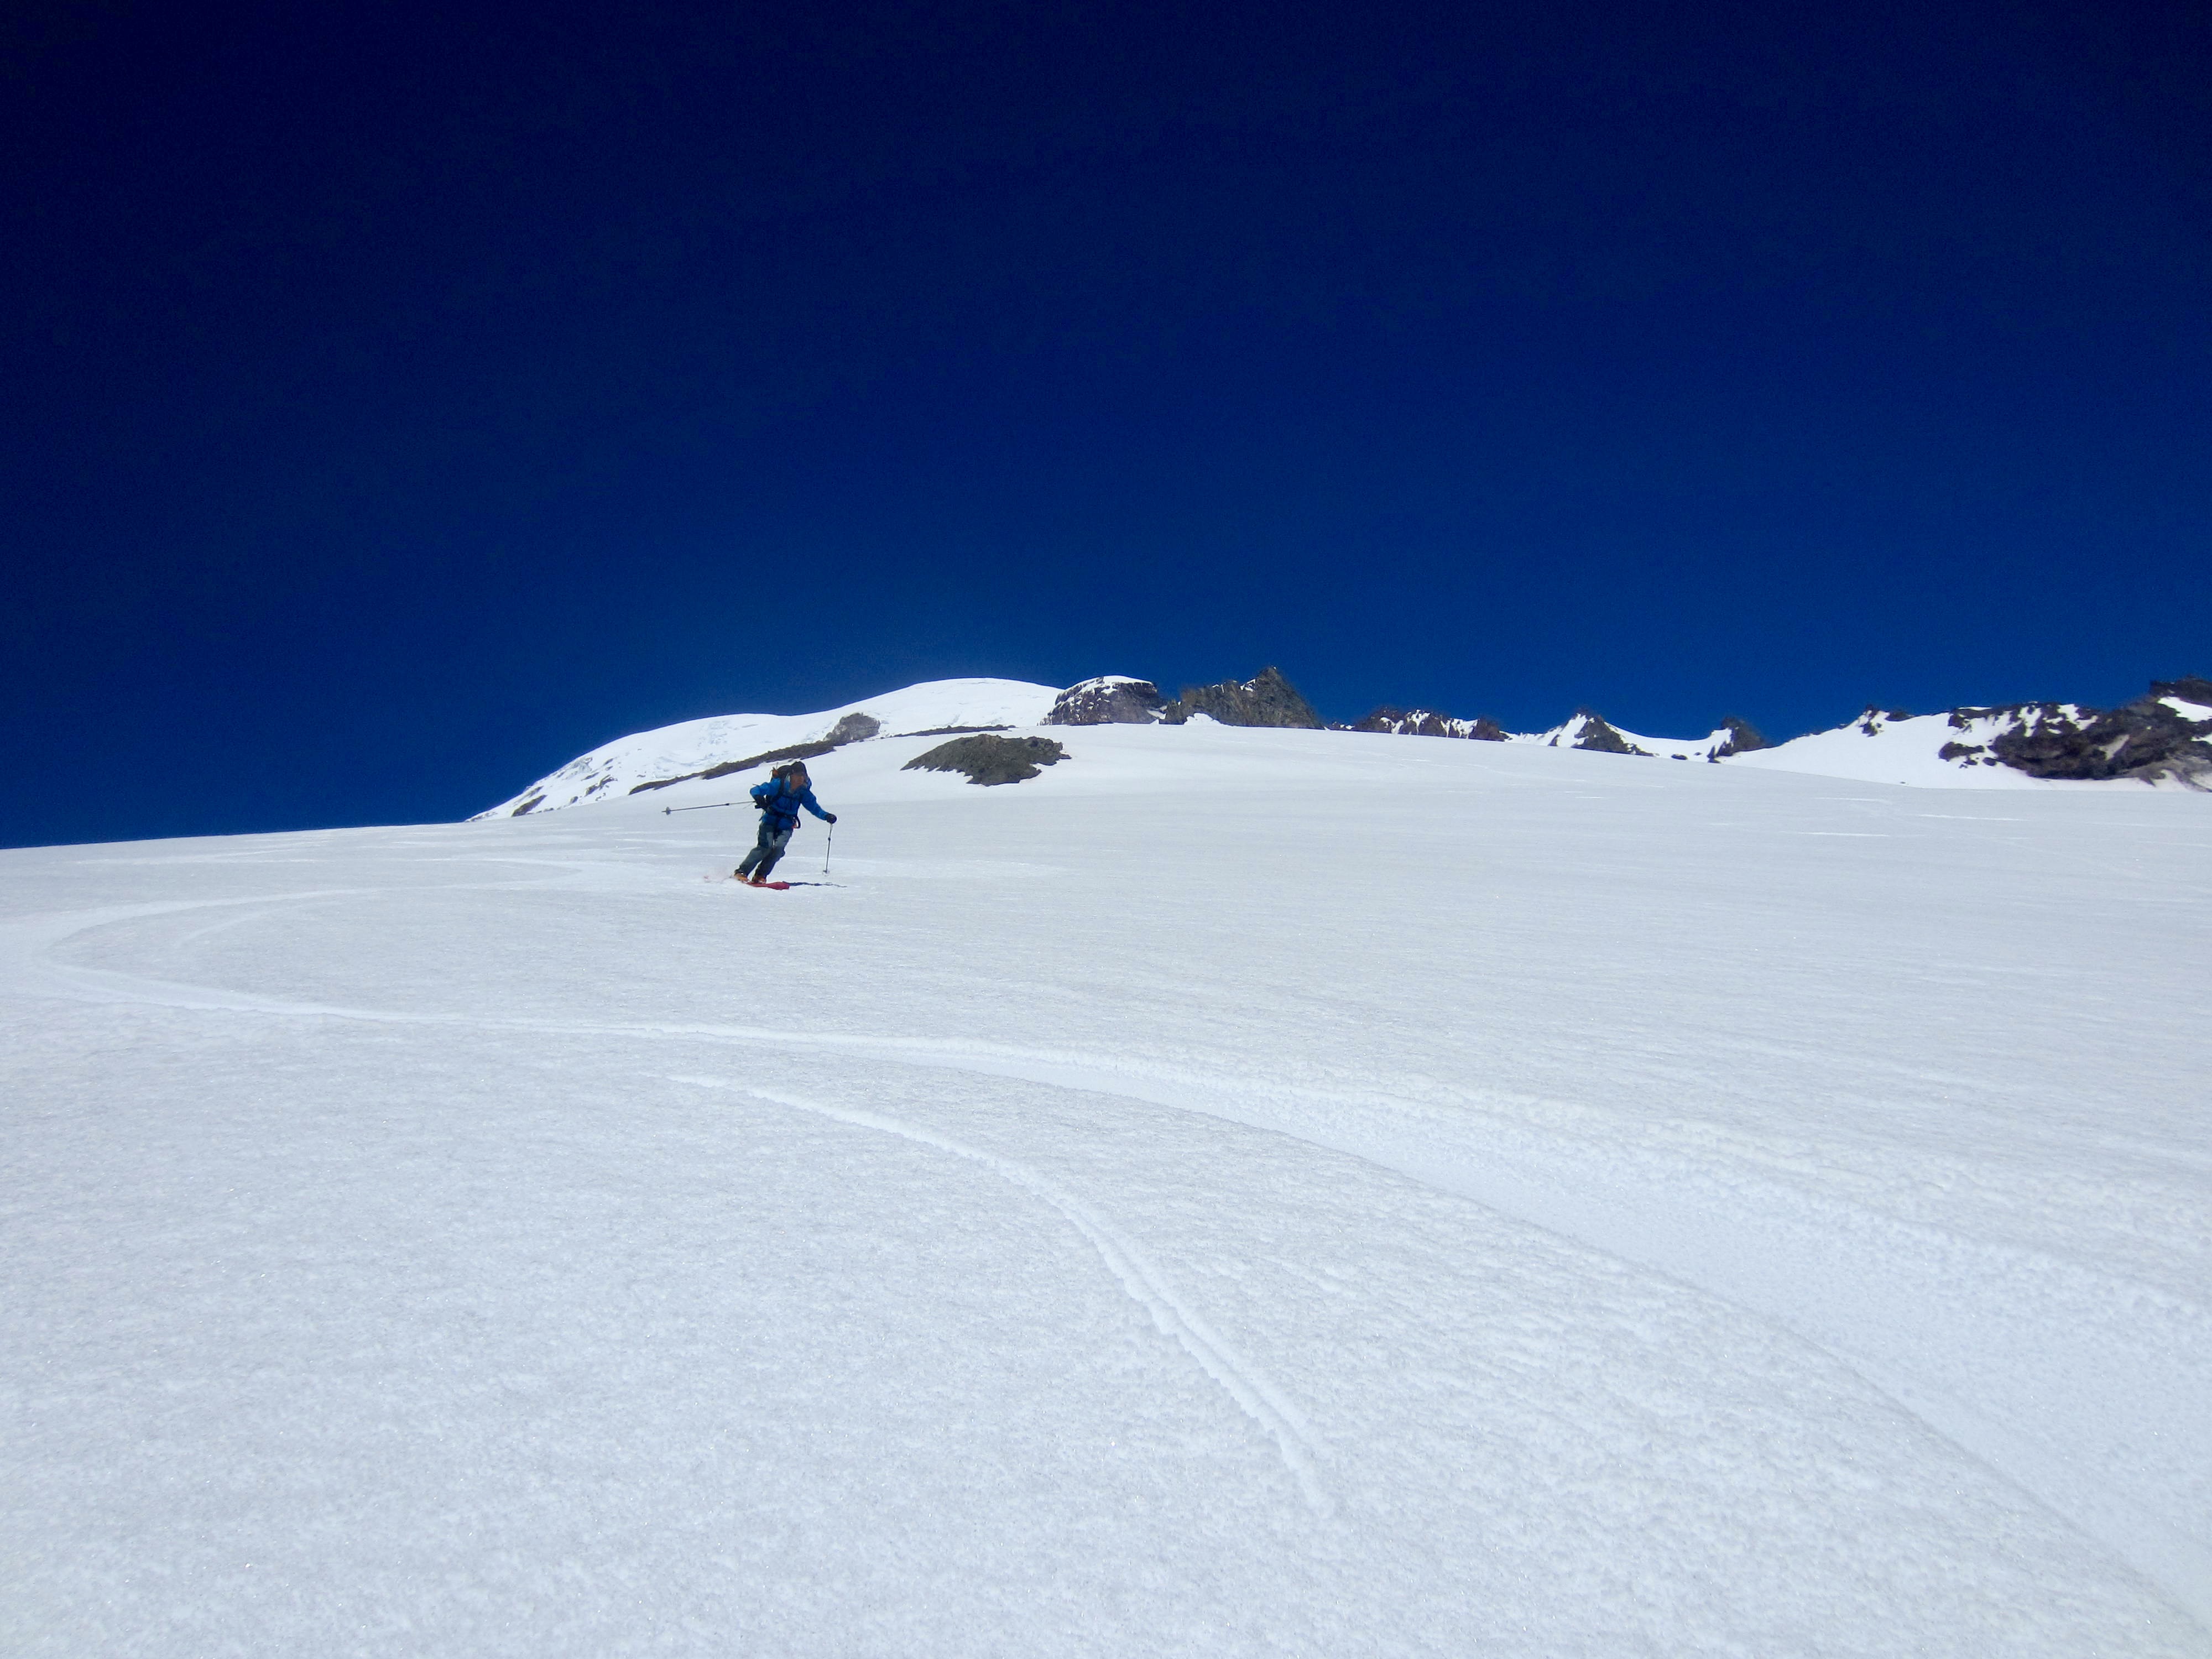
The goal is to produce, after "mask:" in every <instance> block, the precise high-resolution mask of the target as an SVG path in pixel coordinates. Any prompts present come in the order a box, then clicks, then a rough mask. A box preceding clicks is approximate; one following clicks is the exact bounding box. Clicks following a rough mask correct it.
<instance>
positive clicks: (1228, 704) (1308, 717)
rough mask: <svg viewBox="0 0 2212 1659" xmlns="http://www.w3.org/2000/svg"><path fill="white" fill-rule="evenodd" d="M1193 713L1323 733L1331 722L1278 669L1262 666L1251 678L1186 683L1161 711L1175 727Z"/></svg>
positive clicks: (1235, 723)
mask: <svg viewBox="0 0 2212 1659" xmlns="http://www.w3.org/2000/svg"><path fill="white" fill-rule="evenodd" d="M1193 714H1203V715H1205V716H1206V718H1207V719H1208V720H1218V721H1219V722H1220V723H1221V724H1222V725H1224V726H1297V727H1300V728H1302V729H1304V730H1306V731H1311V732H1320V731H1324V730H1326V729H1327V727H1328V722H1327V721H1326V720H1322V717H1321V716H1320V715H1319V714H1316V713H1315V712H1314V707H1313V705H1312V704H1311V703H1310V702H1307V701H1306V700H1305V699H1304V697H1302V696H1299V695H1298V691H1297V687H1296V686H1294V685H1292V684H1291V683H1290V681H1288V680H1287V679H1285V678H1283V671H1282V670H1281V669H1279V668H1263V669H1261V671H1259V672H1258V673H1256V674H1255V675H1254V676H1253V677H1252V678H1250V679H1249V680H1243V681H1237V680H1224V681H1222V682H1221V683H1220V684H1218V685H1186V686H1185V687H1183V689H1182V695H1181V696H1178V697H1177V698H1176V700H1175V701H1174V702H1171V703H1170V704H1168V705H1167V707H1166V708H1164V710H1163V711H1162V718H1163V719H1164V720H1167V721H1168V722H1169V723H1170V725H1176V726H1179V725H1181V724H1182V722H1183V721H1185V720H1188V719H1189V718H1190V717H1191V716H1192V715H1193Z"/></svg>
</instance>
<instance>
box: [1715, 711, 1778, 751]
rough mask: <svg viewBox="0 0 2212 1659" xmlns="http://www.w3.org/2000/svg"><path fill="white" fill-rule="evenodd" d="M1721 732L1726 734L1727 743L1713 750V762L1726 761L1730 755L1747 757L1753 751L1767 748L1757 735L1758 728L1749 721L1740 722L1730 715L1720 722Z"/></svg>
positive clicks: (1763, 739)
mask: <svg viewBox="0 0 2212 1659" xmlns="http://www.w3.org/2000/svg"><path fill="white" fill-rule="evenodd" d="M1721 730H1722V731H1723V732H1727V733H1728V741H1727V742H1725V743H1723V744H1721V746H1720V747H1719V748H1717V749H1716V750H1713V758H1714V759H1715V760H1726V759H1727V758H1728V757H1729V756H1730V755H1748V754H1749V753H1750V752H1751V751H1752V750H1754V749H1764V748H1765V747H1766V746H1767V742H1766V739H1765V738H1763V737H1761V736H1759V729H1758V727H1756V726H1753V725H1752V723H1751V722H1750V721H1749V720H1738V719H1737V718H1736V717H1735V715H1733V714H1730V715H1729V716H1728V717H1727V718H1726V719H1724V720H1722V721H1721Z"/></svg>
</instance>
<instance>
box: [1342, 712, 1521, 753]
mask: <svg viewBox="0 0 2212 1659" xmlns="http://www.w3.org/2000/svg"><path fill="white" fill-rule="evenodd" d="M1344 729H1345V730H1346V731H1347V732H1397V733H1399V734H1400V735H1401V736H1404V737H1410V738H1473V739H1474V740H1475V741H1476V742H1478V743H1503V742H1504V741H1505V728H1504V726H1500V725H1499V724H1498V722H1497V721H1496V720H1492V719H1490V718H1489V717H1488V716H1487V715H1480V714H1479V715H1477V716H1476V717H1475V718H1474V719H1473V720H1460V719H1457V718H1456V717H1455V716H1453V715H1450V714H1437V712H1436V710H1434V709H1433V708H1395V707H1393V706H1392V705H1391V704H1389V703H1387V702H1386V703H1384V704H1383V706H1382V707H1381V708H1377V709H1376V711H1375V712H1374V713H1373V714H1369V715H1367V716H1366V717H1365V718H1364V719H1363V720H1354V721H1353V722H1352V724H1351V725H1350V726H1346V727H1345V728H1344Z"/></svg>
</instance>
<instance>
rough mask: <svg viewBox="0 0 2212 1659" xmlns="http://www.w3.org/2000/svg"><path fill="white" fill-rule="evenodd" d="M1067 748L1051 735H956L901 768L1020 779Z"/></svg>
mask: <svg viewBox="0 0 2212 1659" xmlns="http://www.w3.org/2000/svg"><path fill="white" fill-rule="evenodd" d="M1066 757H1067V750H1066V749H1064V748H1063V747H1061V746H1060V744H1057V743H1055V742H1054V741H1053V740H1052V739H1051V738H994V737H991V736H989V735H987V734H986V735H981V736H977V737H972V738H954V739H953V741H951V743H940V744H938V745H937V747H936V748H934V749H933V750H929V751H928V752H927V754H922V755H916V756H915V757H914V758H913V759H912V760H910V761H908V763H906V764H905V765H904V766H902V767H901V768H900V770H901V771H902V772H963V773H965V774H966V775H967V777H968V781H969V782H970V783H981V784H985V785H989V784H994V783H1019V782H1021V781H1023V780H1024V779H1026V778H1033V777H1035V776H1036V775H1037V769H1038V768H1039V767H1041V766H1050V765H1053V764H1054V763H1056V762H1058V761H1061V760H1064V759H1066Z"/></svg>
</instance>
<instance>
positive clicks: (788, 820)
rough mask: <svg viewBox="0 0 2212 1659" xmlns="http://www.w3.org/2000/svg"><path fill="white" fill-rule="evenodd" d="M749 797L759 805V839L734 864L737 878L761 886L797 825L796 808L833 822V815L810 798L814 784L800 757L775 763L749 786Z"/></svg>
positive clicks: (834, 821) (797, 813)
mask: <svg viewBox="0 0 2212 1659" xmlns="http://www.w3.org/2000/svg"><path fill="white" fill-rule="evenodd" d="M752 798H753V805H756V806H757V807H759V808H760V813H761V821H760V839H759V840H758V841H757V842H754V843H753V850H752V851H751V852H750V853H748V854H745V861H744V863H743V864H741V865H739V866H738V880H739V881H742V882H748V883H750V884H751V885H753V886H755V887H765V886H767V885H768V872H769V871H771V870H773V869H775V861H776V860H778V859H780V858H781V857H782V856H783V849H784V848H787V847H788V846H789V845H790V844H791V832H792V831H793V830H794V829H798V828H799V808H800V807H802V806H803V807H805V809H806V810H807V811H810V812H811V813H813V814H814V816H815V817H817V818H820V819H821V820H822V822H823V823H836V822H837V815H836V813H835V812H825V811H823V810H822V803H821V802H819V801H817V800H816V799H814V787H813V785H811V783H809V782H808V781H807V780H806V763H805V762H804V761H793V762H792V763H790V764H789V765H788V766H779V767H777V768H776V769H775V771H774V772H771V773H770V774H769V780H768V781H767V782H766V783H757V784H755V785H754V786H753V787H752Z"/></svg>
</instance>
